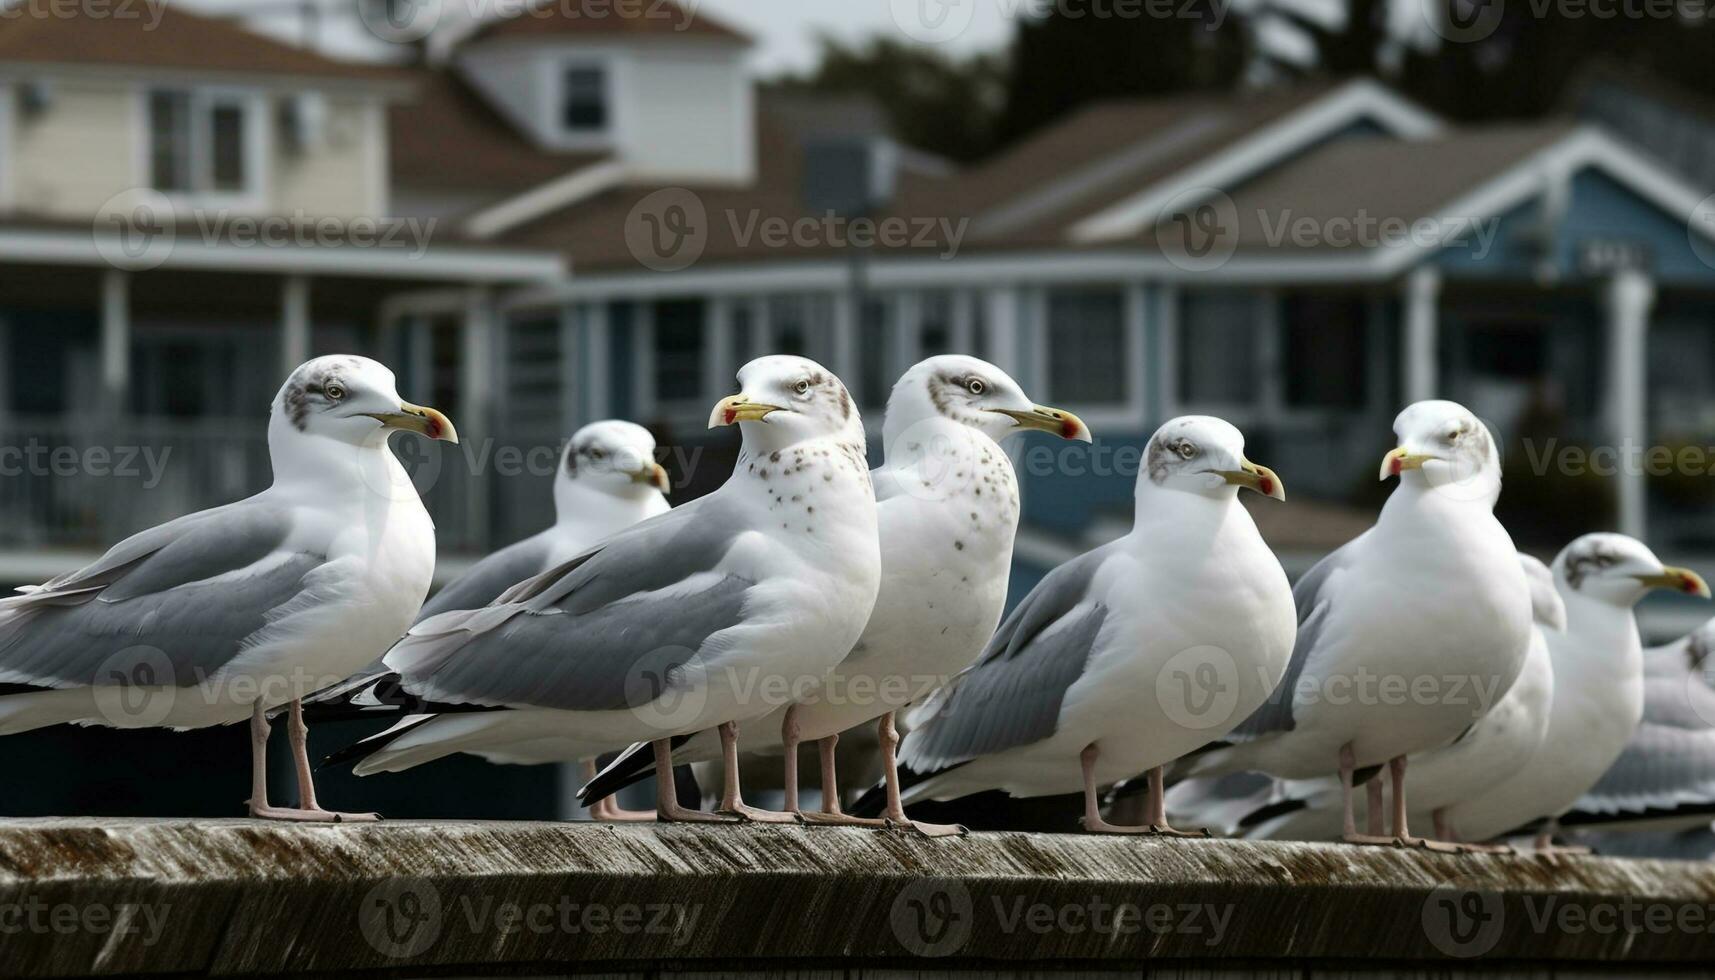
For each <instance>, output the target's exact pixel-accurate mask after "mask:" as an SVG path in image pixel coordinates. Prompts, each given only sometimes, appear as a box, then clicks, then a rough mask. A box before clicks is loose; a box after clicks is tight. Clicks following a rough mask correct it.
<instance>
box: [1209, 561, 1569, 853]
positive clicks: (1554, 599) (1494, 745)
mask: <svg viewBox="0 0 1715 980" xmlns="http://www.w3.org/2000/svg"><path fill="white" fill-rule="evenodd" d="M1518 560H1519V564H1520V565H1521V566H1522V567H1523V568H1524V572H1525V578H1526V579H1527V580H1528V581H1529V583H1530V598H1531V618H1532V620H1533V625H1532V628H1531V638H1530V649H1529V651H1528V652H1527V653H1526V655H1525V664H1524V668H1523V669H1522V670H1521V671H1520V672H1519V676H1518V679H1517V680H1515V681H1514V682H1513V685H1512V687H1511V688H1510V689H1508V691H1507V693H1506V696H1505V697H1504V698H1502V699H1501V700H1500V701H1499V702H1497V703H1496V704H1495V706H1494V707H1493V708H1491V709H1489V712H1488V713H1487V714H1485V715H1484V716H1483V717H1482V719H1481V720H1479V721H1478V722H1477V723H1476V724H1474V725H1472V726H1471V728H1470V730H1469V731H1467V732H1466V733H1465V734H1464V735H1463V736H1461V737H1460V738H1459V739H1458V740H1457V741H1455V742H1454V743H1453V744H1451V745H1448V746H1446V747H1444V748H1440V749H1434V750H1431V751H1428V752H1419V753H1415V754H1413V755H1412V756H1411V759H1410V763H1409V770H1410V772H1411V816H1412V819H1413V820H1414V821H1422V820H1425V819H1427V820H1429V821H1430V822H1431V823H1433V824H1434V827H1435V836H1436V838H1437V839H1438V840H1442V841H1447V842H1450V843H1459V842H1460V840H1461V837H1460V834H1459V832H1458V827H1459V825H1460V822H1461V820H1460V817H1461V814H1463V813H1464V812H1465V810H1466V808H1467V807H1468V806H1469V805H1470V803H1471V801H1473V800H1476V799H1478V798H1480V797H1481V796H1482V795H1483V794H1484V793H1485V792H1486V791H1488V789H1489V788H1490V787H1492V786H1495V785H1497V784H1499V783H1501V782H1503V781H1504V780H1506V779H1508V778H1509V777H1511V776H1512V774H1513V773H1515V772H1517V771H1518V770H1519V769H1521V768H1523V767H1524V766H1525V765H1526V764H1527V763H1528V762H1529V761H1530V758H1531V756H1532V755H1533V754H1535V752H1536V751H1537V747H1538V746H1539V745H1540V744H1541V743H1542V740H1543V738H1544V737H1545V736H1546V735H1547V732H1548V712H1549V706H1550V704H1551V701H1552V697H1553V690H1554V668H1553V664H1552V661H1551V659H1550V655H1549V636H1550V635H1551V634H1556V633H1560V632H1563V631H1564V630H1565V629H1566V603H1565V602H1564V601H1562V599H1561V598H1560V593H1559V592H1558V591H1557V590H1556V589H1555V587H1554V573H1553V572H1551V571H1550V570H1549V568H1548V566H1547V565H1544V564H1543V563H1542V562H1541V561H1539V560H1538V559H1536V558H1533V557H1531V556H1530V555H1526V554H1523V553H1520V554H1519V556H1518ZM1190 785H1191V784H1189V783H1184V784H1181V785H1180V786H1178V787H1175V790H1176V791H1182V790H1185V789H1187V788H1188V787H1189V786H1190ZM1282 790H1283V792H1282V793H1281V794H1279V798H1277V799H1273V800H1271V801H1270V802H1269V803H1268V804H1267V805H1266V806H1263V807H1261V808H1260V809H1257V810H1255V811H1253V812H1251V813H1249V814H1247V815H1245V816H1244V817H1243V818H1242V819H1240V820H1239V821H1238V826H1237V827H1236V828H1234V829H1235V832H1237V833H1240V834H1241V835H1242V836H1245V837H1250V838H1253V839H1263V840H1326V839H1329V838H1334V837H1338V836H1339V834H1340V830H1341V826H1340V822H1341V812H1340V810H1341V804H1342V798H1341V787H1340V785H1339V783H1338V782H1336V781H1335V780H1333V779H1331V778H1327V777H1324V778H1322V779H1318V780H1303V781H1296V782H1290V783H1287V784H1285V785H1284V786H1283V787H1282ZM1177 795H1178V793H1177V792H1176V794H1175V796H1177ZM1381 819H1382V813H1381V808H1380V807H1375V808H1373V809H1372V810H1371V811H1370V812H1369V824H1370V832H1371V833H1373V834H1380V833H1381V826H1380V823H1381ZM1466 846H1467V847H1471V849H1474V850H1481V849H1482V848H1480V847H1474V846H1472V845H1466Z"/></svg>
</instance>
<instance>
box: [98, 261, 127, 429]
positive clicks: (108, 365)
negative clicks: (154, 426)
mask: <svg viewBox="0 0 1715 980" xmlns="http://www.w3.org/2000/svg"><path fill="white" fill-rule="evenodd" d="M101 388H102V392H103V395H104V397H105V399H106V406H105V407H106V408H107V410H108V411H109V412H112V413H115V414H118V413H121V412H123V411H125V409H126V407H127V405H128V404H129V403H130V395H131V274H130V273H129V272H125V271H123V270H121V269H109V270H107V271H106V272H105V273H103V274H102V277H101Z"/></svg>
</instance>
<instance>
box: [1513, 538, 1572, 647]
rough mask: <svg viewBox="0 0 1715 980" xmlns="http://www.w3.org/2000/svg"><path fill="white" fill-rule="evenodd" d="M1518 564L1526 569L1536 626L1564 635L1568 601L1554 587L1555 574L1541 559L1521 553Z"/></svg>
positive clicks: (1525, 573) (1531, 608)
mask: <svg viewBox="0 0 1715 980" xmlns="http://www.w3.org/2000/svg"><path fill="white" fill-rule="evenodd" d="M1518 563H1519V564H1520V565H1522V566H1523V567H1524V580H1525V581H1526V582H1527V583H1529V584H1530V616H1531V619H1533V620H1535V621H1536V625H1538V626H1542V627H1545V628H1547V629H1551V630H1554V631H1555V632H1559V633H1564V632H1565V631H1566V600H1565V599H1562V598H1560V590H1558V589H1556V588H1555V587H1554V572H1552V571H1550V570H1549V567H1548V566H1547V565H1544V564H1543V563H1542V561H1541V559H1538V558H1534V557H1532V556H1530V555H1527V554H1525V553H1524V552H1522V551H1521V552H1519V554H1518Z"/></svg>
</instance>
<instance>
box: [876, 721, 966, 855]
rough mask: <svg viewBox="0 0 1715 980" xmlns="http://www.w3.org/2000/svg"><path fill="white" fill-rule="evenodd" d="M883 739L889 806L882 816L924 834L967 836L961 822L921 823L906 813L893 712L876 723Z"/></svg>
mask: <svg viewBox="0 0 1715 980" xmlns="http://www.w3.org/2000/svg"><path fill="white" fill-rule="evenodd" d="M876 731H877V734H879V735H880V741H881V772H882V778H883V779H884V780H885V781H886V783H887V809H885V810H884V811H882V815H881V819H882V820H883V821H884V822H886V823H887V824H888V825H890V826H894V827H900V828H903V829H905V830H915V831H916V832H918V833H919V834H922V835H923V836H924V837H963V836H964V835H965V834H967V833H969V831H967V830H965V828H963V827H961V826H959V825H958V824H956V823H955V824H946V823H919V822H918V821H916V820H912V819H911V818H909V817H907V816H906V815H905V802H904V801H903V800H901V799H900V797H899V729H898V728H897V727H895V726H894V724H893V712H891V711H889V712H888V713H887V714H885V715H882V716H881V720H880V721H878V722H876Z"/></svg>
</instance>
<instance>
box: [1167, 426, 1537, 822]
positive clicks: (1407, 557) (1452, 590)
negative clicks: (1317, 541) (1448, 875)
mask: <svg viewBox="0 0 1715 980" xmlns="http://www.w3.org/2000/svg"><path fill="white" fill-rule="evenodd" d="M1394 432H1395V434H1396V435H1397V436H1398V437H1399V440H1400V443H1399V447H1398V448H1396V449H1393V450H1391V451H1390V452H1388V453H1387V455H1386V456H1385V457H1383V459H1382V466H1381V478H1382V479H1384V480H1386V479H1388V478H1389V477H1392V476H1397V477H1399V486H1398V487H1397V488H1396V489H1395V490H1394V492H1393V493H1392V494H1391V495H1390V496H1389V497H1388V500H1387V503H1386V504H1385V505H1384V506H1383V507H1382V512H1381V516H1380V517H1379V518H1378V519H1377V521H1376V523H1375V526H1374V527H1372V528H1370V529H1369V530H1367V531H1365V532H1364V533H1363V534H1361V535H1359V536H1358V537H1356V538H1354V539H1353V540H1352V541H1350V542H1348V543H1347V544H1346V545H1344V546H1343V547H1341V548H1340V549H1338V550H1337V551H1335V552H1334V553H1332V554H1330V555H1329V556H1327V557H1326V558H1324V559H1322V561H1320V562H1318V563H1317V564H1316V565H1315V567H1313V568H1311V569H1310V571H1309V572H1307V573H1305V575H1304V577H1303V578H1302V579H1301V580H1300V581H1299V582H1298V585H1297V587H1296V588H1295V590H1294V595H1295V596H1296V597H1297V602H1298V623H1299V629H1298V643H1297V647H1296V649H1294V651H1293V654H1292V663H1291V666H1290V667H1288V668H1287V672H1286V677H1285V679H1284V680H1283V681H1282V683H1281V685H1280V688H1279V689H1278V690H1277V691H1276V692H1275V694H1274V696H1272V697H1270V698H1269V700H1268V703H1267V704H1266V705H1264V706H1263V707H1262V708H1260V709H1258V710H1257V711H1256V713H1255V714H1253V715H1252V716H1251V717H1250V718H1248V719H1247V720H1246V721H1245V722H1244V724H1242V725H1240V726H1239V728H1238V730H1237V731H1235V732H1234V733H1232V737H1231V738H1229V739H1227V740H1225V741H1222V742H1215V743H1212V744H1211V745H1210V746H1207V747H1205V748H1203V749H1202V750H1200V752H1199V753H1198V754H1197V755H1195V756H1194V757H1192V758H1190V759H1187V760H1185V762H1184V763H1183V764H1182V766H1181V767H1179V771H1178V773H1176V774H1178V775H1183V776H1198V775H1223V774H1227V773H1233V772H1239V771H1243V770H1256V771H1260V772H1264V773H1268V774H1269V775H1272V776H1275V777H1277V778H1281V779H1310V778H1315V777H1318V776H1323V775H1327V774H1330V773H1333V772H1336V771H1337V772H1338V773H1339V775H1340V783H1341V788H1342V800H1343V806H1342V811H1343V815H1344V820H1343V827H1344V838H1345V839H1346V840H1348V841H1351V842H1354V843H1365V844H1380V843H1385V844H1414V845H1415V844H1423V843H1425V842H1423V841H1421V840H1419V839H1417V838H1413V837H1411V836H1410V832H1409V825H1408V822H1407V819H1408V818H1407V806H1406V798H1405V771H1406V757H1407V756H1408V755H1409V754H1411V753H1413V752H1420V751H1423V750H1425V749H1431V748H1437V747H1439V746H1443V745H1446V744H1447V743H1449V742H1451V741H1452V740H1453V739H1454V738H1456V737H1457V736H1458V735H1459V734H1461V733H1462V732H1463V731H1464V730H1465V729H1467V728H1469V727H1470V726H1471V725H1472V724H1473V723H1474V722H1476V721H1478V720H1479V719H1480V718H1481V717H1482V715H1483V713H1484V712H1486V711H1487V710H1488V708H1489V707H1490V706H1492V705H1493V704H1494V703H1495V702H1496V701H1498V700H1499V699H1500V698H1501V697H1502V696H1504V695H1505V694H1506V692H1507V689H1508V688H1510V687H1511V686H1512V684H1513V681H1514V680H1515V679H1516V678H1517V677H1518V674H1519V671H1520V670H1521V669H1522V668H1523V666H1524V661H1525V654H1526V652H1527V651H1528V650H1529V647H1530V631H1531V600H1530V586H1529V583H1528V582H1527V581H1526V579H1525V574H1524V571H1523V569H1522V568H1521V567H1520V566H1519V562H1518V558H1517V552H1516V551H1515V549H1514V548H1513V543H1512V538H1511V537H1509V536H1508V535H1507V532H1506V529H1505V528H1503V527H1502V526H1501V525H1500V522H1498V521H1496V520H1495V517H1494V513H1493V508H1494V504H1495V501H1496V500H1497V499H1498V498H1499V496H1500V486H1501V468H1500V457H1499V456H1498V454H1497V453H1496V450H1495V444H1494V440H1493V438H1492V437H1491V436H1490V434H1489V430H1488V429H1487V428H1485V427H1484V426H1483V424H1482V423H1481V422H1479V421H1478V420H1477V418H1476V416H1474V415H1472V414H1471V413H1470V412H1469V411H1468V410H1466V409H1465V408H1464V407H1463V406H1461V405H1457V404H1455V403H1453V402H1447V401H1423V402H1417V403H1416V404H1413V405H1411V406H1408V407H1407V408H1406V409H1405V410H1404V411H1403V412H1401V413H1400V414H1399V416H1398V418H1396V419H1395V420H1394ZM1383 764H1386V765H1387V766H1388V768H1389V771H1390V776H1391V781H1392V783H1393V791H1394V798H1393V803H1394V807H1393V835H1392V836H1391V837H1382V836H1380V835H1379V834H1367V835H1360V834H1359V833H1358V832H1357V824H1356V817H1355V815H1354V809H1353V802H1352V792H1353V791H1352V787H1353V786H1354V784H1355V783H1358V782H1363V781H1365V778H1367V776H1368V775H1373V772H1374V770H1371V772H1370V773H1368V774H1366V775H1365V777H1362V778H1360V777H1359V776H1358V775H1356V774H1357V773H1358V771H1359V770H1360V769H1366V768H1369V767H1379V766H1381V765H1383ZM1379 789H1380V787H1379V786H1376V787H1374V788H1372V790H1371V802H1372V803H1373V804H1374V807H1373V810H1374V811H1376V812H1379V810H1380V804H1379V802H1378V801H1376V799H1375V795H1376V793H1377V792H1378V791H1379Z"/></svg>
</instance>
